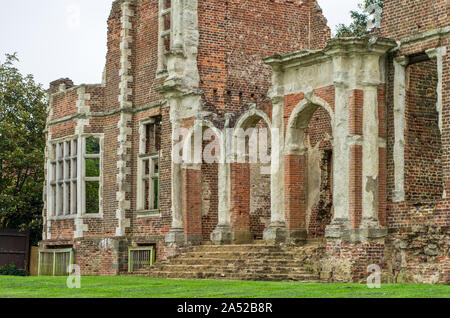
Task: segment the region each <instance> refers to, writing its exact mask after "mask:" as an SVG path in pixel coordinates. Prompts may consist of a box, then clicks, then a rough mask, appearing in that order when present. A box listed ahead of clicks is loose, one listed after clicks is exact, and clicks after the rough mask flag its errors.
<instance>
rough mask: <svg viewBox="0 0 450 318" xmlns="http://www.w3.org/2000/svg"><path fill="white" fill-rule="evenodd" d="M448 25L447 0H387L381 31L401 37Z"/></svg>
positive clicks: (383, 33)
mask: <svg viewBox="0 0 450 318" xmlns="http://www.w3.org/2000/svg"><path fill="white" fill-rule="evenodd" d="M446 26H448V1H446V0H420V1H405V0H386V1H384V7H383V21H382V24H381V33H382V35H383V36H384V37H387V38H395V39H400V38H404V37H408V36H411V35H414V34H417V33H420V32H425V31H428V30H431V29H436V28H442V27H446Z"/></svg>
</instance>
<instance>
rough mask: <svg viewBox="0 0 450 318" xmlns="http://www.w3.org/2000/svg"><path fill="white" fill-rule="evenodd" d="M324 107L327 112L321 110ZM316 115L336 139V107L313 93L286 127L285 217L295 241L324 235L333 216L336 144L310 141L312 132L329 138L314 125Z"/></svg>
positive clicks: (289, 234)
mask: <svg viewBox="0 0 450 318" xmlns="http://www.w3.org/2000/svg"><path fill="white" fill-rule="evenodd" d="M320 109H323V110H325V111H322V113H320V112H319V113H318V111H319V110H320ZM327 114H328V116H327ZM317 116H319V117H317ZM323 116H326V118H323ZM314 117H316V119H318V118H323V122H326V123H327V126H325V127H328V129H331V132H330V133H331V136H330V138H332V137H333V123H334V113H333V110H332V108H331V106H330V105H329V104H328V103H327V102H325V101H324V100H323V99H321V98H319V97H316V96H314V95H313V94H311V93H310V94H307V95H306V97H305V99H303V100H302V101H301V102H300V103H299V104H298V105H297V106H296V107H295V108H294V110H293V111H292V113H291V116H290V118H289V120H288V123H287V127H286V142H285V155H286V157H285V165H286V166H285V169H286V176H287V177H286V178H285V189H286V192H285V198H286V205H285V216H286V225H287V230H288V237H289V239H290V240H291V241H294V242H295V241H298V240H304V239H305V238H307V237H310V238H316V237H324V235H325V226H326V225H328V224H329V222H331V217H332V169H333V168H332V165H333V163H332V153H333V152H332V146H331V145H330V144H329V143H328V145H327V146H326V147H323V146H322V145H321V143H320V142H319V143H317V144H316V145H313V143H309V142H308V141H310V140H311V139H307V138H306V136H307V134H308V135H309V134H311V135H309V137H310V138H311V137H312V136H313V135H314V136H316V138H315V139H318V140H323V141H324V140H328V139H327V137H325V138H324V136H323V135H322V134H321V133H319V131H320V130H321V128H318V127H314V123H316V122H315V121H314V123H312V119H313V118H314ZM322 125H323V123H322ZM319 127H322V126H319ZM310 129H312V131H311V130H310ZM328 129H326V130H328Z"/></svg>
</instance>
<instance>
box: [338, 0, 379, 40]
mask: <svg viewBox="0 0 450 318" xmlns="http://www.w3.org/2000/svg"><path fill="white" fill-rule="evenodd" d="M383 2H384V0H364V2H363V3H360V4H358V8H359V10H358V11H353V10H352V11H350V15H351V17H352V19H353V22H352V23H351V24H350V25H349V26H346V25H344V24H339V25H338V26H337V30H336V37H352V36H363V35H365V34H366V32H367V25H368V19H369V14H368V12H367V10H368V9H369V8H370V7H371V6H373V5H377V6H379V7H380V8H381V9H382V8H383Z"/></svg>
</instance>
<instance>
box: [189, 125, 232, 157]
mask: <svg viewBox="0 0 450 318" xmlns="http://www.w3.org/2000/svg"><path fill="white" fill-rule="evenodd" d="M205 128H206V129H211V130H212V131H213V133H214V135H215V136H216V138H217V139H218V142H219V145H220V149H221V151H220V158H219V160H220V162H223V158H224V156H225V153H224V152H223V151H222V150H223V149H222V148H223V133H222V131H220V130H219V129H218V128H217V127H215V126H214V124H213V123H212V122H210V121H209V120H205V119H201V120H196V121H195V123H194V125H192V126H191V128H189V130H188V132H187V134H186V137H185V138H184V144H183V162H184V163H190V162H194V163H196V164H200V163H201V162H199V161H196V160H195V159H197V160H202V158H194V156H195V153H194V147H195V145H194V141H195V140H194V137H195V135H194V133H195V132H196V131H197V129H201V130H202V131H201V133H202V136H203V132H204V129H205ZM202 154H203V151H202ZM193 159H194V160H193Z"/></svg>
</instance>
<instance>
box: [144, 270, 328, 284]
mask: <svg viewBox="0 0 450 318" xmlns="http://www.w3.org/2000/svg"><path fill="white" fill-rule="evenodd" d="M150 276H151V277H155V278H169V279H211V280H241V281H296V282H319V281H320V280H319V278H318V277H317V276H316V275H312V274H268V273H242V274H241V273H216V272H196V271H192V272H181V273H177V272H164V271H153V272H151V274H150Z"/></svg>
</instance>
